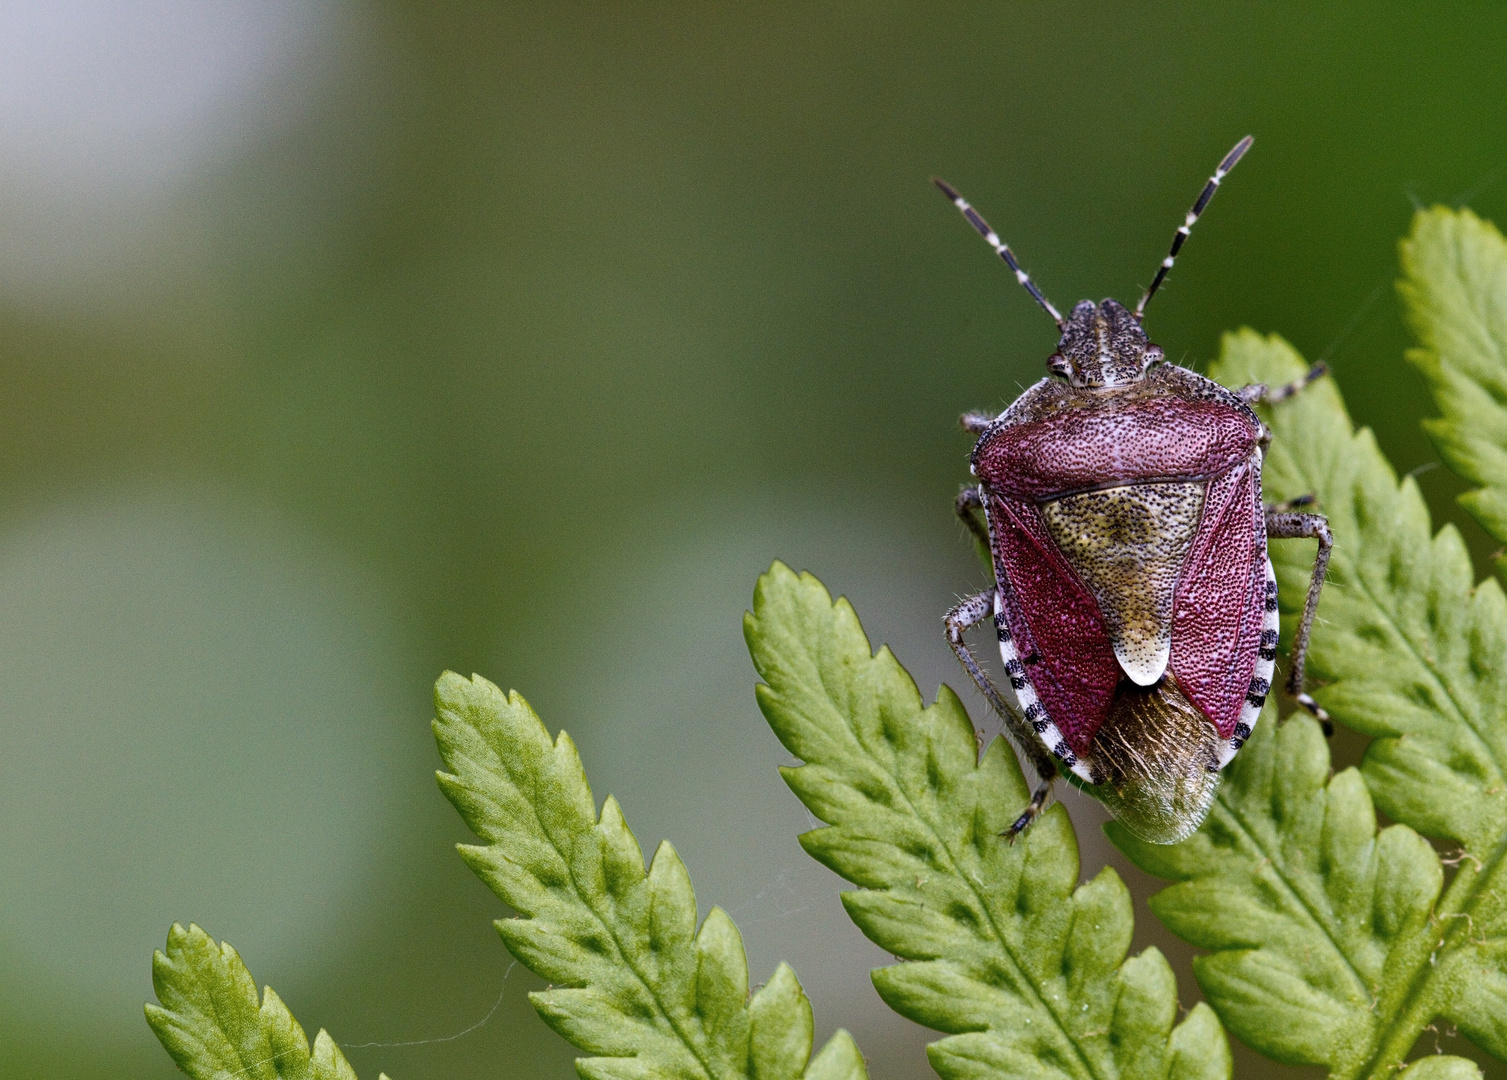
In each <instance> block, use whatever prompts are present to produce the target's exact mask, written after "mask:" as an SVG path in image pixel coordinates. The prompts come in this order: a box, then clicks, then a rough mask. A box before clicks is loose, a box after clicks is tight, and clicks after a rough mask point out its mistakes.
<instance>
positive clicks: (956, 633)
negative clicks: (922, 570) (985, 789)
mask: <svg viewBox="0 0 1507 1080" xmlns="http://www.w3.org/2000/svg"><path fill="white" fill-rule="evenodd" d="M958 502H959V504H960V505H961V503H962V498H961V496H960V497H959V499H958ZM993 614H994V591H993V590H992V589H991V590H990V591H988V592H981V593H979V594H978V595H977V596H971V597H969V598H968V599H967V600H964V601H963V602H962V603H961V604H959V605H958V606H957V607H955V608H953V609H952V610H951V611H949V612H948V613H947V614H946V616H944V617H943V620H942V621H943V623H944V624H945V625H946V627H947V644H949V645H951V646H952V651H953V652H955V653H957V656H958V659H959V660H960V661H962V664H963V667H964V669H966V670H967V672H968V675H969V677H970V678H971V679H972V680H973V681H974V683H975V685H977V686H978V688H979V691H980V692H981V693H982V694H983V695H984V700H985V701H987V702H989V707H990V708H992V709H993V710H994V711H995V712H996V713H998V714H999V716H1000V718H1001V719H1002V720H1004V722H1005V729H1006V730H1007V731H1009V732H1010V737H1011V739H1012V740H1013V741H1014V742H1015V745H1016V746H1018V747H1020V751H1021V753H1023V754H1025V756H1026V757H1027V758H1028V759H1029V760H1030V762H1031V765H1032V767H1033V768H1035V770H1036V775H1037V776H1038V777H1039V778H1040V783H1038V784H1037V785H1036V790H1035V791H1033V792H1032V793H1031V801H1030V802H1029V803H1027V804H1026V808H1025V810H1024V811H1023V812H1022V813H1021V815H1020V817H1018V818H1016V819H1015V821H1014V823H1013V824H1011V826H1010V827H1009V828H1008V829H1006V830H1005V831H1004V832H1003V833H1001V834H1000V835H1002V836H1004V837H1005V838H1006V839H1008V840H1009V841H1010V843H1012V844H1013V843H1014V842H1015V838H1016V837H1017V836H1019V835H1020V834H1021V833H1023V832H1025V830H1026V829H1027V828H1028V827H1029V826H1030V824H1031V822H1033V821H1035V820H1036V819H1037V818H1038V817H1040V816H1041V811H1042V809H1043V808H1044V807H1045V806H1046V802H1047V798H1048V797H1049V796H1050V795H1051V794H1052V781H1053V780H1055V779H1056V778H1057V763H1056V762H1055V761H1053V760H1052V755H1051V754H1049V753H1047V751H1046V747H1044V746H1042V745H1041V743H1040V741H1039V740H1038V739H1037V738H1036V732H1035V731H1034V730H1033V729H1032V728H1031V725H1029V724H1028V723H1026V718H1025V717H1024V716H1022V715H1021V714H1020V711H1019V710H1018V709H1016V708H1014V707H1013V706H1011V705H1010V703H1009V702H1007V701H1006V700H1005V696H1004V694H1002V693H1000V691H999V688H998V687H996V686H995V685H994V683H992V682H990V681H989V676H987V675H985V674H984V671H983V669H982V668H980V667H979V665H978V661H977V660H975V659H974V658H973V653H972V652H970V651H969V649H968V643H967V642H966V641H964V640H963V635H964V634H965V633H967V631H969V630H971V629H972V628H973V627H975V626H977V625H978V624H979V623H982V622H992V618H991V617H992V616H993Z"/></svg>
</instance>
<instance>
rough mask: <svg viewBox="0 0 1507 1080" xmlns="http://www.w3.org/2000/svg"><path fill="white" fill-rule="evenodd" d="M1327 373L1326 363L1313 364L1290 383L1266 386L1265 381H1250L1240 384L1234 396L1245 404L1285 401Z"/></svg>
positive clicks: (1269, 403)
mask: <svg viewBox="0 0 1507 1080" xmlns="http://www.w3.org/2000/svg"><path fill="white" fill-rule="evenodd" d="M1327 374H1329V365H1328V364H1315V365H1313V367H1311V368H1309V369H1308V373H1307V374H1306V375H1304V376H1303V377H1302V378H1301V379H1294V380H1293V381H1292V382H1290V383H1284V384H1283V385H1281V386H1267V385H1266V384H1265V383H1251V384H1250V385H1249V386H1242V387H1241V388H1240V389H1239V390H1236V391H1235V396H1236V397H1238V398H1239V399H1240V400H1241V401H1243V402H1245V403H1246V404H1247V405H1261V404H1266V405H1274V404H1276V403H1277V402H1279V401H1286V400H1287V399H1288V398H1290V397H1292V396H1293V395H1294V394H1297V393H1299V392H1300V391H1302V390H1303V389H1305V388H1306V387H1307V386H1308V384H1309V383H1311V382H1314V381H1315V380H1317V379H1321V378H1323V377H1324V376H1325V375H1327Z"/></svg>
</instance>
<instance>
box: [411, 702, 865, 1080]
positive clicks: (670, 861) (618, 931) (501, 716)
mask: <svg viewBox="0 0 1507 1080" xmlns="http://www.w3.org/2000/svg"><path fill="white" fill-rule="evenodd" d="M434 697H435V707H436V710H437V712H438V717H437V719H436V720H435V722H434V732H435V737H436V739H437V740H438V741H439V747H440V754H441V756H442V757H443V758H444V761H445V767H446V768H447V769H448V770H449V772H447V773H441V774H440V786H441V787H442V788H443V789H444V792H445V795H446V796H447V797H448V798H449V799H450V801H451V802H452V803H454V804H455V808H456V809H457V810H459V811H460V814H461V817H463V818H465V820H466V824H467V825H469V826H470V827H471V830H472V832H474V833H475V834H476V835H477V836H478V837H480V838H481V839H482V841H483V843H482V844H480V845H475V846H462V847H461V849H460V850H461V855H462V856H463V857H464V858H465V860H466V863H467V865H469V866H470V867H471V869H472V870H474V871H475V872H476V875H477V876H478V877H480V878H481V879H482V881H484V882H485V883H486V884H487V886H488V887H489V888H490V889H491V890H492V891H493V892H495V893H496V894H497V895H498V897H500V898H501V899H502V900H503V901H504V902H505V903H507V904H508V905H509V906H510V907H512V908H513V909H514V910H515V911H517V912H518V917H517V918H513V919H501V920H499V921H498V922H497V930H498V933H500V934H501V935H502V940H503V941H504V943H506V945H507V947H508V949H509V950H510V951H511V952H512V954H513V955H514V956H516V957H517V958H518V959H519V960H520V961H522V962H523V964H524V965H525V966H527V967H528V968H529V970H530V971H533V972H534V973H535V974H537V975H539V976H540V977H542V978H544V979H546V980H548V981H549V982H550V983H551V984H552V985H551V987H550V988H549V989H548V990H541V991H538V992H536V993H533V994H530V995H529V998H530V1000H531V1001H532V1002H533V1005H534V1008H535V1010H537V1011H538V1013H539V1015H540V1016H541V1017H542V1018H543V1019H544V1021H545V1023H547V1024H549V1026H550V1027H552V1028H554V1029H555V1031H556V1032H558V1033H559V1034H560V1035H562V1036H563V1037H564V1038H566V1039H567V1040H569V1041H570V1043H571V1044H572V1045H574V1046H576V1047H578V1048H580V1049H581V1050H584V1051H586V1053H588V1054H590V1055H591V1056H590V1057H586V1058H578V1059H577V1060H576V1071H577V1072H578V1073H580V1074H581V1077H582V1080H650V1078H652V1080H865V1078H866V1077H867V1073H866V1072H865V1070H864V1064H863V1058H862V1057H861V1056H860V1055H859V1053H858V1048H857V1047H856V1046H855V1045H854V1043H853V1040H852V1038H851V1037H849V1035H848V1034H847V1032H844V1031H839V1032H838V1033H837V1034H836V1035H834V1036H833V1037H832V1039H831V1040H830V1041H829V1042H828V1043H827V1045H826V1047H825V1048H824V1049H823V1050H822V1052H821V1053H820V1054H818V1055H817V1056H816V1057H815V1058H814V1059H810V1055H811V1047H812V1030H813V1025H812V1016H811V1005H810V1003H809V1002H808V1001H807V1000H806V995H805V994H804V993H803V992H802V991H801V987H800V984H799V983H797V982H796V979H795V974H794V972H792V971H791V970H790V968H789V967H787V966H785V965H784V964H781V965H780V967H779V969H778V970H777V971H776V972H775V974H774V976H773V977H772V978H771V979H770V980H769V982H768V983H766V984H765V985H764V986H763V988H761V989H760V990H759V991H758V993H756V994H754V995H753V997H752V998H750V997H749V987H748V961H747V959H746V957H745V956H744V953H743V941H742V939H741V938H740V937H739V935H738V930H737V927H735V926H734V925H733V922H732V920H731V919H729V918H728V917H727V915H726V914H724V913H723V912H722V911H721V910H720V909H717V908H713V909H712V912H711V914H710V915H708V916H707V918H706V921H705V922H704V923H702V925H701V929H700V930H699V931H698V930H697V929H696V895H695V893H694V892H693V891H692V889H691V879H690V876H689V875H688V874H687V873H686V869H685V865H684V864H683V863H682V862H681V861H680V856H679V855H677V854H676V853H675V849H674V848H672V847H671V846H670V845H669V844H668V843H665V844H661V845H660V847H659V850H658V851H657V852H656V853H655V855H654V861H653V863H652V864H651V865H650V867H649V870H648V872H647V873H645V871H644V857H643V852H642V851H641V850H640V848H639V846H638V841H637V840H635V839H634V837H633V834H632V833H631V832H630V831H629V830H628V824H627V822H626V821H625V820H624V819H623V813H622V810H621V808H620V807H619V806H618V804H617V800H615V799H613V798H612V797H611V796H608V798H607V800H606V803H605V805H603V807H602V812H601V815H600V817H598V815H597V812H596V803H595V802H594V801H593V799H592V794H591V787H590V785H589V784H587V782H586V774H585V772H584V771H583V770H582V768H581V759H580V757H579V755H577V753H576V748H575V744H574V743H572V742H571V740H570V736H569V735H566V734H565V733H564V732H561V733H560V736H559V738H558V739H554V740H551V739H550V737H549V732H547V731H546V730H545V728H544V724H543V723H542V722H541V721H540V720H539V717H538V716H536V715H535V714H534V711H533V710H532V709H531V708H529V705H528V702H526V701H524V700H523V698H522V697H521V696H520V695H518V694H517V693H513V694H508V695H505V694H503V693H502V691H500V690H498V689H497V687H495V686H493V685H492V684H491V683H489V682H487V681H486V680H485V679H483V678H481V677H479V676H477V677H475V678H472V679H469V680H467V679H463V678H461V677H460V676H459V675H456V674H454V673H447V674H445V675H444V676H442V677H441V678H440V680H439V682H438V683H437V684H436V685H435V689H434ZM808 1059H810V1060H809V1061H808Z"/></svg>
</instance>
